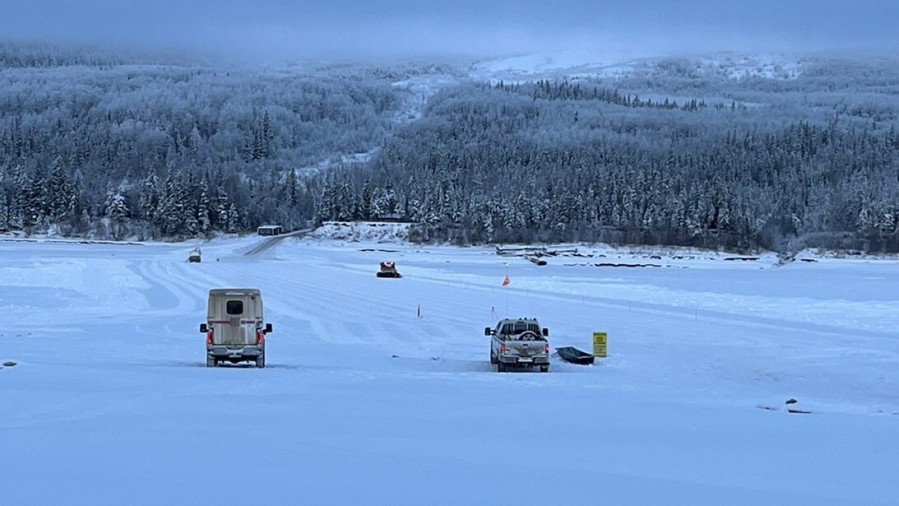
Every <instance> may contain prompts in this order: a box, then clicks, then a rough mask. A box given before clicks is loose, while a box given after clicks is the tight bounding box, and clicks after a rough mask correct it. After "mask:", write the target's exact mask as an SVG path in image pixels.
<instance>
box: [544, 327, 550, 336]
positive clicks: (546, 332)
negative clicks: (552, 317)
mask: <svg viewBox="0 0 899 506" xmlns="http://www.w3.org/2000/svg"><path fill="white" fill-rule="evenodd" d="M543 337H549V329H548V328H546V327H544V328H543Z"/></svg>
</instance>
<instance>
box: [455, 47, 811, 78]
mask: <svg viewBox="0 0 899 506" xmlns="http://www.w3.org/2000/svg"><path fill="white" fill-rule="evenodd" d="M801 69H802V58H800V57H797V56H793V55H787V54H777V53H738V52H719V53H712V54H707V55H691V56H658V57H646V56H642V57H636V56H635V55H633V54H628V53H627V52H624V51H603V52H590V51H558V52H546V53H535V54H527V55H519V56H512V57H508V58H498V59H492V60H485V61H482V62H478V63H476V64H474V65H472V66H471V68H470V75H471V77H472V78H474V79H477V80H483V81H490V82H499V81H504V82H506V83H509V82H521V81H536V80H538V79H550V80H554V79H597V78H617V77H628V76H638V75H639V76H652V75H656V76H657V75H663V74H664V75H675V76H682V77H690V78H723V79H745V78H764V79H795V78H797V77H799V75H800V73H801Z"/></svg>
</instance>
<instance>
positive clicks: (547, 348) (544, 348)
mask: <svg viewBox="0 0 899 506" xmlns="http://www.w3.org/2000/svg"><path fill="white" fill-rule="evenodd" d="M543 351H545V352H546V354H547V355H548V354H549V343H547V344H546V346H544V347H543Z"/></svg>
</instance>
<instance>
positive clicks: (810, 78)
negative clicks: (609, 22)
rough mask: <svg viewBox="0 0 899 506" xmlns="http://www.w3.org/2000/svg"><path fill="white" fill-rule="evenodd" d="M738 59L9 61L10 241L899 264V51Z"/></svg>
mask: <svg viewBox="0 0 899 506" xmlns="http://www.w3.org/2000/svg"><path fill="white" fill-rule="evenodd" d="M735 62H743V63H745V62H744V61H743V60H740V58H737V57H735V56H733V55H729V56H727V55H726V56H723V57H690V58H666V59H650V60H642V61H636V62H631V63H629V64H628V65H627V66H625V67H622V68H620V69H618V70H616V71H615V72H585V71H583V69H579V70H578V72H577V73H574V72H571V73H565V72H555V73H553V74H550V75H536V76H532V77H531V78H521V77H516V78H515V79H513V80H507V79H502V76H500V75H493V76H487V77H484V76H483V75H481V74H478V75H477V77H473V76H475V73H474V72H471V69H472V68H474V67H466V66H465V65H461V64H458V63H456V64H439V65H438V64H432V63H402V64H396V65H393V66H390V65H380V66H376V65H358V66H350V65H317V66H316V65H301V66H297V67H291V68H278V69H255V70H252V71H251V70H247V69H245V68H243V69H236V68H225V67H221V68H216V67H209V66H201V65H193V64H185V63H178V64H166V63H165V62H159V61H153V62H151V63H147V62H146V61H142V60H141V59H140V58H139V57H133V56H128V57H125V56H111V55H100V54H95V53H89V52H84V53H79V52H73V51H72V50H65V51H63V50H60V49H57V48H53V47H34V46H21V45H9V44H7V45H0V228H5V229H23V230H25V231H27V232H46V231H50V232H55V233H60V234H64V235H90V236H95V237H113V238H126V237H134V238H138V239H141V238H173V239H177V238H185V237H197V236H203V235H209V234H212V233H214V232H216V231H225V232H237V231H245V230H252V229H254V228H255V227H256V226H258V225H260V224H263V223H280V224H282V225H284V226H286V227H288V228H299V227H302V226H305V225H307V224H308V223H310V222H316V221H325V220H353V219H377V218H383V217H385V216H391V217H401V218H402V219H405V220H408V221H411V222H414V223H416V224H417V226H416V227H414V233H413V235H412V238H413V239H415V240H420V241H451V242H455V243H461V244H469V243H485V242H513V241H514V242H533V241H541V242H561V241H564V242H571V241H577V242H597V241H604V242H611V243H628V244H665V245H668V244H679V245H694V246H704V247H723V248H728V249H743V250H750V249H758V248H764V249H772V250H777V251H788V250H796V249H801V248H805V247H825V248H841V249H858V250H866V251H891V252H895V251H899V227H897V220H899V132H897V123H899V119H897V111H899V65H897V63H899V56H897V55H886V56H884V55H880V56H872V55H866V56H857V55H805V56H799V57H796V58H795V59H794V60H791V61H790V62H787V63H777V64H773V65H762V64H751V65H745V64H742V63H741V65H736V64H735ZM413 81H414V82H416V83H419V84H418V86H410V85H409V83H410V82H413ZM422 83H424V84H422Z"/></svg>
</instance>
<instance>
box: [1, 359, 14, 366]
mask: <svg viewBox="0 0 899 506" xmlns="http://www.w3.org/2000/svg"><path fill="white" fill-rule="evenodd" d="M14 365H16V363H15V362H13V361H12V360H10V361H9V362H3V367H12V366H14Z"/></svg>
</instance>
